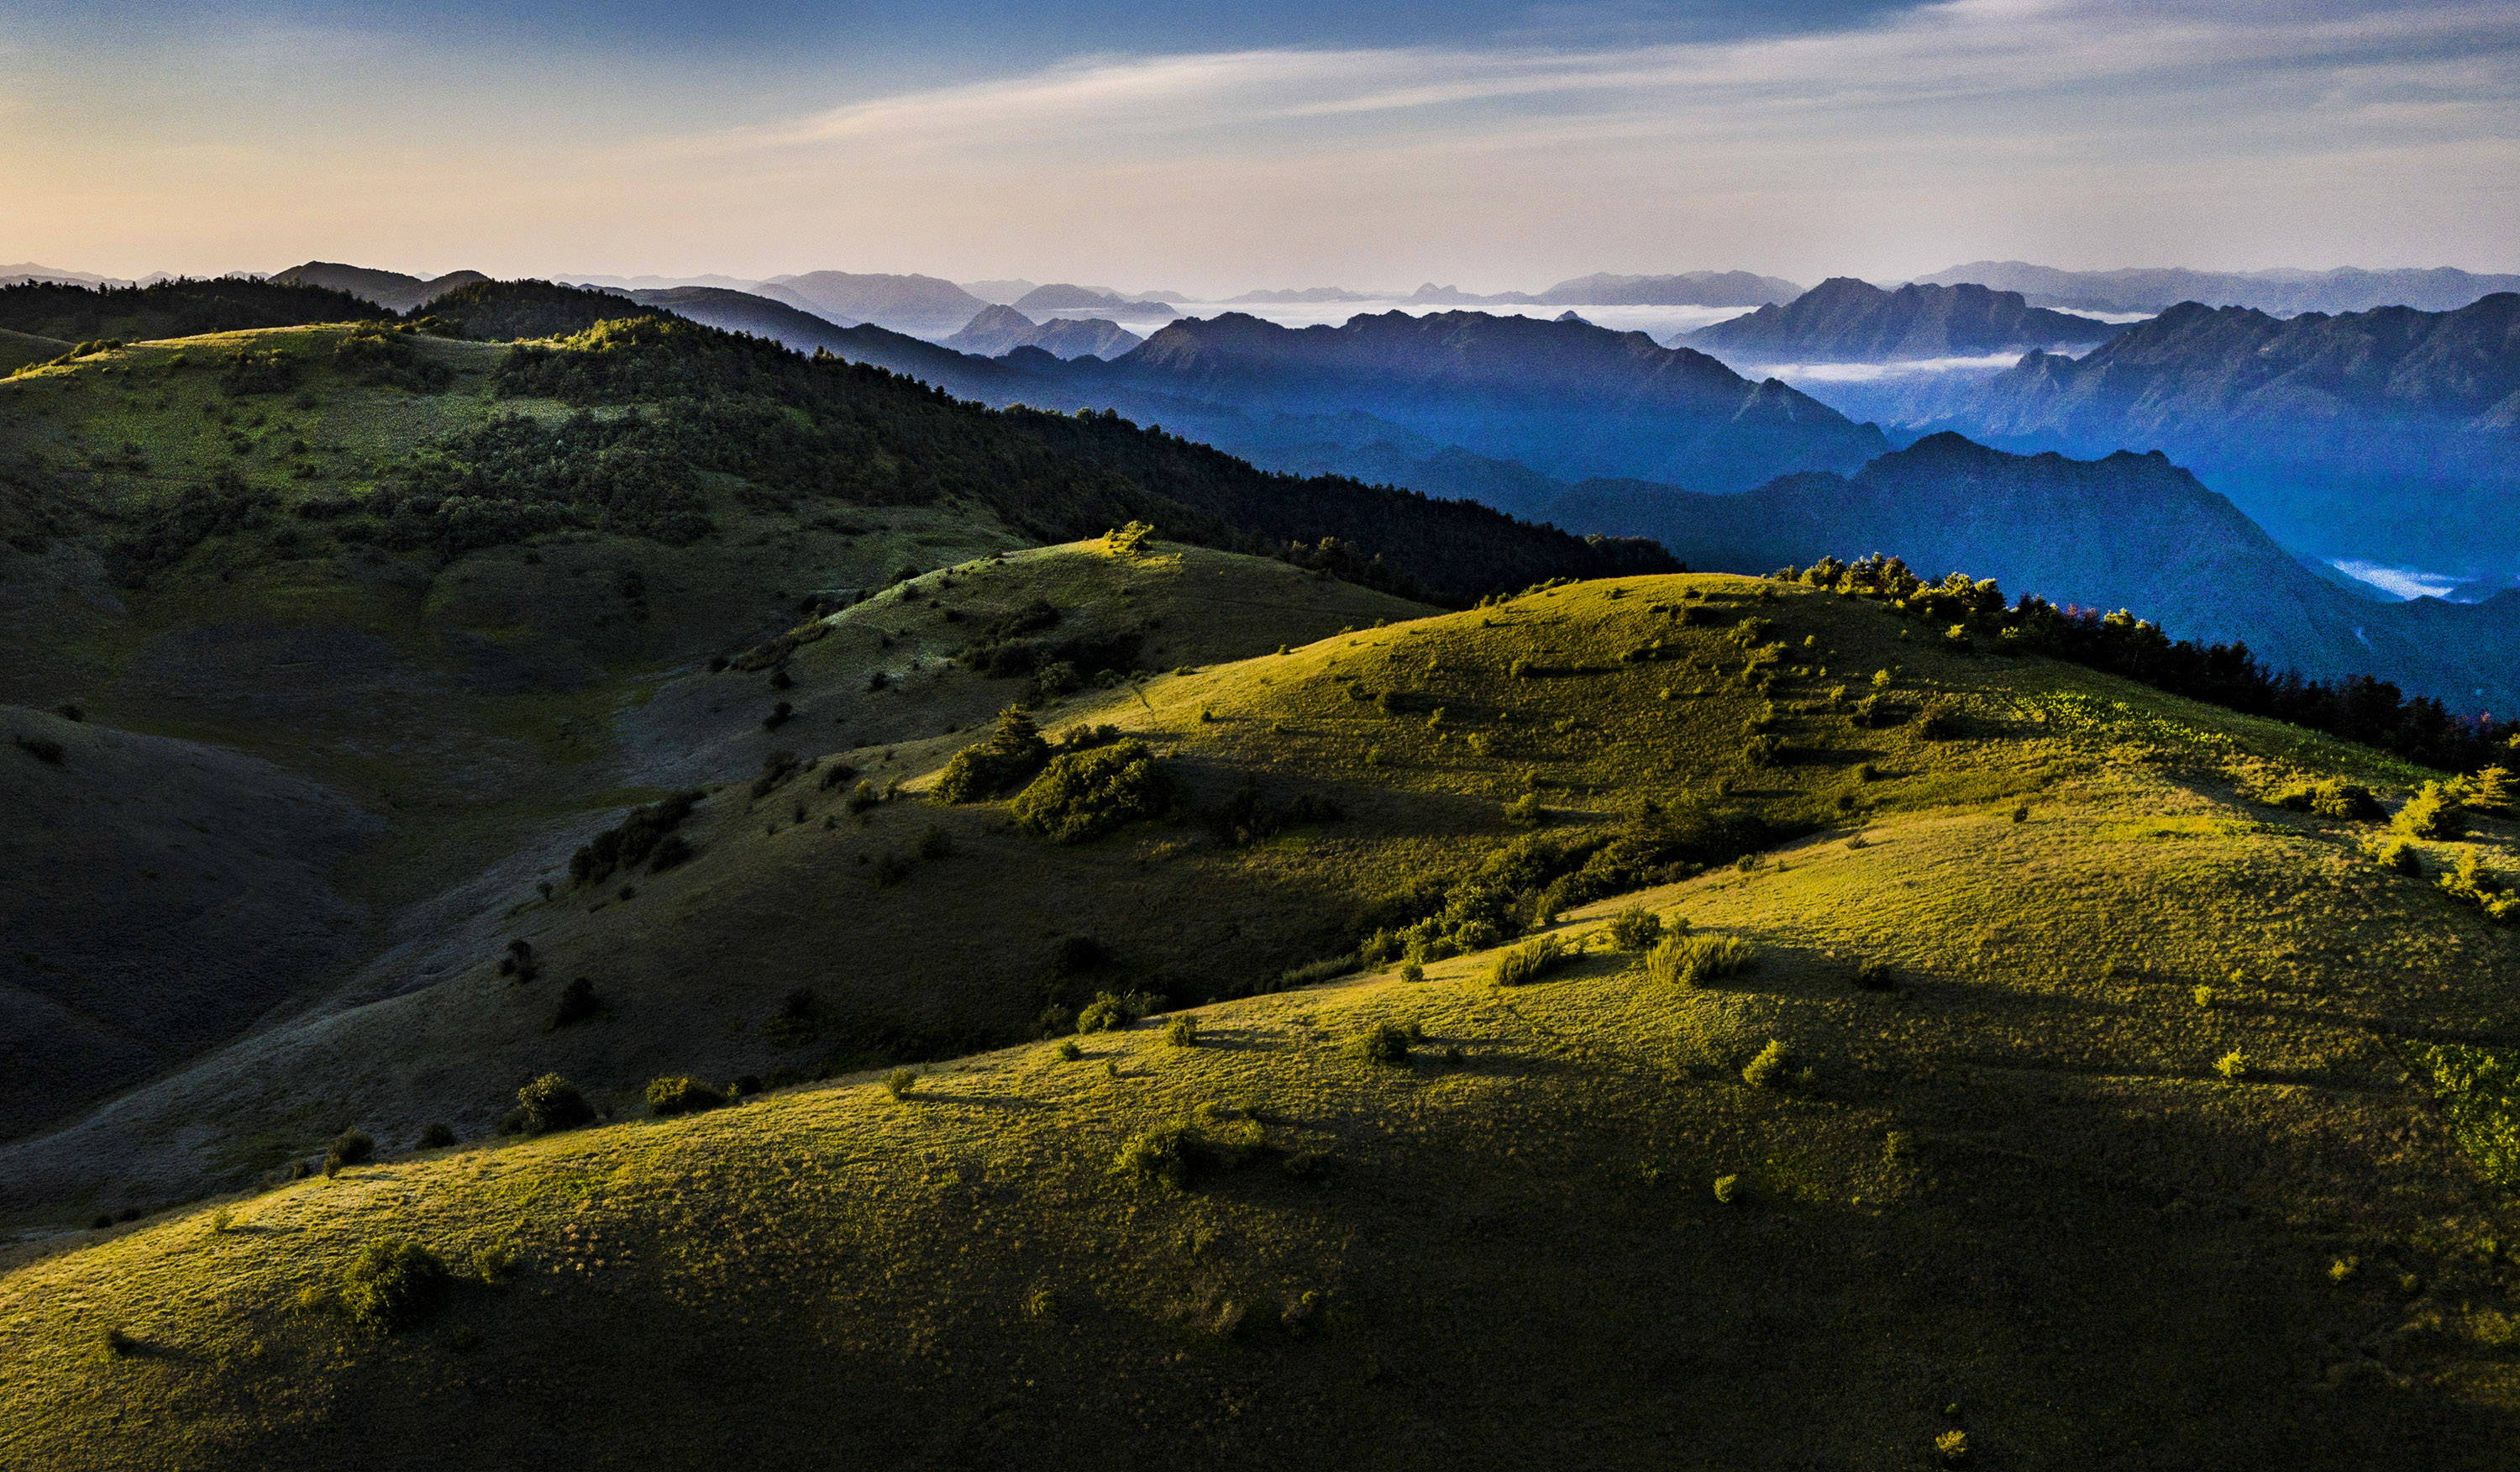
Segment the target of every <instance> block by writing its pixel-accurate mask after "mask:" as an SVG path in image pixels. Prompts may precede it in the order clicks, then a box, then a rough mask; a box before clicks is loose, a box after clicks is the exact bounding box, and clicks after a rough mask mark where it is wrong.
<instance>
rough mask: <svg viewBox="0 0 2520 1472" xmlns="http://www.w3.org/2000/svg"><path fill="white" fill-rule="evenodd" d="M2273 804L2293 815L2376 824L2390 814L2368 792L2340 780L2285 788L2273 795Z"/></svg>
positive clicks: (2359, 786) (2340, 778)
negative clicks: (2308, 815) (2313, 815)
mask: <svg viewBox="0 0 2520 1472" xmlns="http://www.w3.org/2000/svg"><path fill="white" fill-rule="evenodd" d="M2275 805H2276V806H2277V807H2288V808H2291V809H2292V810H2293V811H2295V812H2315V813H2318V815H2319V816H2320V817H2324V818H2336V819H2339V820H2351V821H2356V822H2376V821H2378V820H2379V819H2381V818H2385V817H2387V816H2388V815H2389V810H2388V809H2387V808H2385V807H2383V806H2381V805H2380V800H2379V799H2378V798H2375V797H2373V796H2372V795H2371V789H2369V788H2367V787H2365V786H2363V784H2362V783H2360V782H2348V781H2346V780H2345V779H2344V778H2342V777H2330V778H2328V779H2327V780H2326V781H2324V782H2319V783H2315V784H2311V785H2306V786H2301V787H2293V788H2287V789H2286V790H2284V791H2283V792H2281V793H2278V794H2277V795H2276V797H2275Z"/></svg>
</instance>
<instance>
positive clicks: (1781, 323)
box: [1685, 276, 2119, 363]
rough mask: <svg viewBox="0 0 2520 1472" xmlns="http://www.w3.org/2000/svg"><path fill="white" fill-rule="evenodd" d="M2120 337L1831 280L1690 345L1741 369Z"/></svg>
mask: <svg viewBox="0 0 2520 1472" xmlns="http://www.w3.org/2000/svg"><path fill="white" fill-rule="evenodd" d="M2118 331H2119V328H2118V327H2117V326H2116V325H2115V324H2112V323H2108V322H2102V321H2100V320H2098V319H2097V318H2094V317H2078V316H2074V315H2072V314H2070V313H2066V312H2058V311H2049V310H2048V309H2047V308H2045V307H2038V306H2032V305H2031V304H2030V303H2029V302H2028V301H2026V300H2024V299H2023V298H2022V296H2021V294H2020V293H2019V292H2003V291H1990V290H1988V289H1987V288H1985V287H1983V286H1976V285H1960V286H1918V285H1915V284H1914V283H1910V284H1909V285H1907V286H1903V287H1901V288H1899V289H1898V290H1897V291H1883V290H1882V289H1881V288H1879V287H1876V286H1873V285H1871V284H1870V283H1868V282H1864V281H1858V280H1856V279H1855V278H1854V277H1852V276H1832V277H1830V278H1829V279H1828V280H1826V281H1823V282H1822V283H1821V284H1820V285H1818V286H1816V287H1814V288H1812V289H1811V290H1810V291H1808V292H1805V293H1804V294H1802V295H1801V296H1799V297H1796V298H1795V299H1792V300H1791V301H1788V302H1785V303H1783V304H1782V305H1778V304H1774V303H1771V304H1770V305H1767V306H1763V307H1760V308H1759V309H1758V310H1757V311H1754V312H1751V313H1750V314H1749V315H1747V316H1742V317H1735V318H1733V320H1731V321H1729V322H1718V323H1716V324H1715V325H1714V326H1712V327H1704V328H1700V329H1698V330H1697V331H1696V332H1693V333H1690V334H1688V337H1687V339H1686V340H1685V341H1686V342H1687V343H1688V345H1690V346H1692V347H1696V348H1699V349H1701V350H1703V351H1706V352H1711V353H1715V354H1717V355H1719V356H1722V357H1725V358H1727V359H1730V360H1732V361H1734V362H1765V363H1786V362H1828V363H1870V362H1890V361H1896V360H1900V359H1914V358H1945V357H1983V356H1986V355H1987V354H1990V353H1999V352H2020V351H2025V350H2029V349H2034V348H2043V347H2059V346H2089V345H2093V344H2098V343H2104V342H2106V341H2108V340H2109V339H2110V338H2112V337H2114V336H2116V335H2117V333H2118Z"/></svg>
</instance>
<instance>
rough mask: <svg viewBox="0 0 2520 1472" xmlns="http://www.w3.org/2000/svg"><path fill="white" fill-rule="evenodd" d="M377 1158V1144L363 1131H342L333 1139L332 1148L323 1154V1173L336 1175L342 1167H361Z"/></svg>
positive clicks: (353, 1129) (354, 1129)
mask: <svg viewBox="0 0 2520 1472" xmlns="http://www.w3.org/2000/svg"><path fill="white" fill-rule="evenodd" d="M376 1158H377V1142H376V1141H375V1140H373V1139H371V1138H369V1136H368V1132H367V1131H366V1130H364V1129H356V1128H352V1129H344V1130H342V1131H341V1132H340V1133H339V1134H337V1135H335V1136H334V1137H333V1147H332V1148H331V1149H329V1150H327V1151H325V1152H324V1173H325V1174H326V1175H328V1176H330V1175H338V1174H340V1173H341V1171H342V1169H343V1168H344V1167H348V1166H361V1165H365V1164H367V1163H368V1162H369V1161H372V1160H374V1159H376Z"/></svg>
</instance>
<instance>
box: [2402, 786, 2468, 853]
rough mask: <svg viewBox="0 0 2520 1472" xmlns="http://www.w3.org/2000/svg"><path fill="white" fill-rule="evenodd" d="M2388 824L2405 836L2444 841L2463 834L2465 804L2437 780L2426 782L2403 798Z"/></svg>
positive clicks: (2464, 830)
mask: <svg viewBox="0 0 2520 1472" xmlns="http://www.w3.org/2000/svg"><path fill="white" fill-rule="evenodd" d="M2389 826H2390V827H2391V828H2393V829H2395V830H2396V831H2398V832H2400V833H2403V834H2405V835H2406V836H2408V838H2425V839H2438V840H2442V841H2448V840H2452V839H2458V838H2464V837H2466V836H2467V808H2466V807H2465V806H2464V805H2461V804H2460V803H2459V801H2458V794H2457V793H2456V792H2455V791H2454V790H2453V789H2451V788H2448V787H2445V786H2443V785H2442V784H2441V783H2439V782H2427V783H2425V784H2424V786H2423V790H2422V791H2420V792H2418V793H2416V794H2415V795H2414V796H2413V797H2411V798H2408V800H2407V803H2406V805H2405V806H2403V807H2401V808H2399V809H2398V815H2397V817H2396V818H2395V819H2394V820H2392V821H2391V823H2390V825H2389Z"/></svg>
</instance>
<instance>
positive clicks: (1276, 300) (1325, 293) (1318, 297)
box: [1226, 286, 1382, 306]
mask: <svg viewBox="0 0 2520 1472" xmlns="http://www.w3.org/2000/svg"><path fill="white" fill-rule="evenodd" d="M1379 300H1382V298H1379V297H1376V296H1374V295H1373V294H1372V293H1371V292H1351V291H1349V290H1348V289H1347V288H1345V287H1343V286H1308V287H1300V288H1295V289H1290V290H1280V291H1270V292H1244V293H1243V294H1242V295H1241V296H1239V297H1228V298H1226V302H1227V303H1228V304H1229V305H1236V306H1243V305H1253V306H1266V305H1280V306H1292V305H1297V304H1300V303H1304V302H1336V301H1379Z"/></svg>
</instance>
